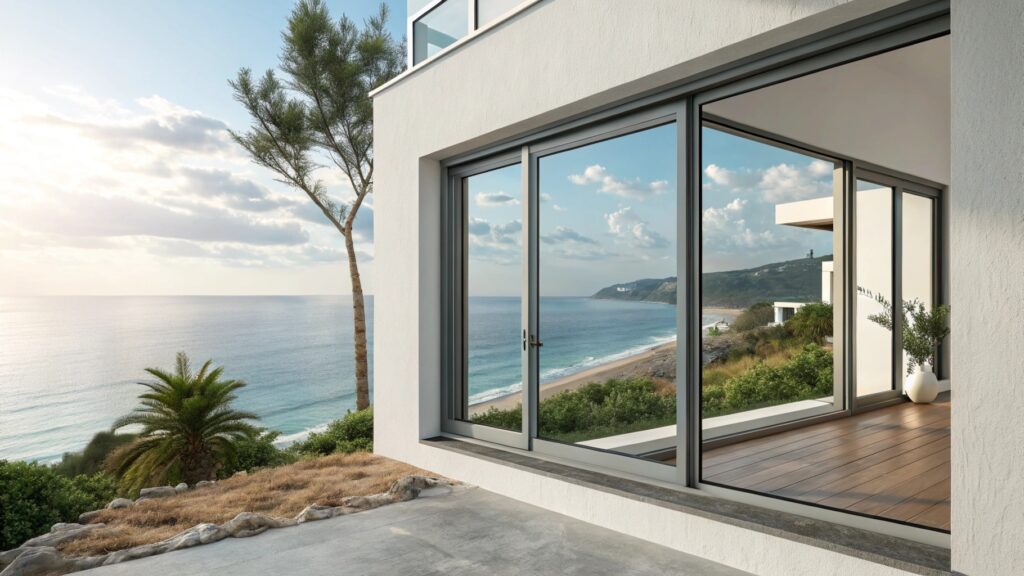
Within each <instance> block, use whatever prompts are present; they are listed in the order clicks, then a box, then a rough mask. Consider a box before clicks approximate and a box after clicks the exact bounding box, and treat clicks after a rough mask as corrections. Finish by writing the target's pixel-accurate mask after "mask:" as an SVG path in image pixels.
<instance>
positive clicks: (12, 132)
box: [0, 0, 405, 295]
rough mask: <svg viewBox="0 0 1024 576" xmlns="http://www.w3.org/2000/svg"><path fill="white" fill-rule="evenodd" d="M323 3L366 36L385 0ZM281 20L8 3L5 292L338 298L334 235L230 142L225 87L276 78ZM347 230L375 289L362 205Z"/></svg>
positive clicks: (2, 118) (1, 268)
mask: <svg viewBox="0 0 1024 576" xmlns="http://www.w3.org/2000/svg"><path fill="white" fill-rule="evenodd" d="M387 3H388V4H389V6H390V8H391V26H390V29H391V32H392V34H393V35H394V36H396V37H398V38H400V37H402V36H404V30H405V2H404V1H395V0H390V1H389V2H387ZM328 5H329V7H330V9H331V13H332V15H334V16H336V17H337V16H340V15H341V14H342V13H344V14H347V15H348V16H349V17H351V18H353V19H354V20H356V21H357V22H362V21H363V20H364V19H365V18H366V17H367V16H369V15H371V14H373V13H375V11H376V9H377V7H378V6H379V2H378V1H377V0H341V1H338V0H333V1H332V0H328ZM291 7H292V2H289V1H284V0H274V1H261V2H249V1H242V0H233V1H220V2H206V1H198V0H181V1H178V0H176V1H174V2H169V1H167V2H135V1H127V0H125V1H114V0H98V1H91V2H79V1H71V0H48V1H47V2H32V1H28V0H25V1H11V2H4V3H3V5H2V6H0V53H2V54H3V55H4V57H3V58H0V126H3V130H0V278H2V279H3V281H2V282H0V295H14V294H22V295H26V294H27V295H39V294H344V293H349V292H350V287H349V280H348V273H347V264H346V257H345V252H344V244H343V242H342V238H341V236H340V235H339V234H338V233H337V232H336V231H334V230H333V228H330V227H328V226H327V225H326V222H325V220H324V219H323V218H322V216H319V215H318V214H317V213H316V212H315V211H314V210H312V209H311V204H310V202H309V201H308V200H307V199H306V197H305V196H304V195H303V194H302V193H301V192H298V191H296V190H293V189H290V188H288V187H286V186H284V185H282V184H280V183H278V182H276V181H274V179H273V178H272V176H271V175H270V174H269V173H268V171H267V170H265V169H263V168H260V167H258V166H255V165H254V164H252V163H251V162H250V161H249V160H248V158H247V157H246V156H245V154H244V153H243V151H242V150H241V149H240V148H238V147H237V145H235V144H234V143H233V142H232V141H231V140H230V138H229V137H228V135H227V132H226V130H227V129H228V128H230V129H235V130H244V129H245V128H246V127H247V126H248V118H247V115H246V113H245V112H244V110H242V108H241V106H240V105H239V104H238V103H237V102H235V101H234V100H233V98H232V94H231V89H230V87H229V86H228V84H227V80H228V79H229V78H232V77H234V76H235V74H236V73H237V71H238V69H239V68H240V67H243V66H246V67H250V68H252V69H253V70H254V71H256V72H259V73H261V72H262V71H264V70H266V69H268V68H272V67H275V66H276V64H277V61H278V54H279V51H280V47H281V38H280V32H281V30H282V29H283V27H284V26H285V23H286V21H287V17H288V14H289V12H290V10H291ZM320 176H321V178H322V179H323V180H324V182H325V183H326V184H327V185H328V186H329V190H330V192H331V194H332V195H333V196H334V197H335V198H337V199H339V200H342V201H344V200H346V199H349V198H351V197H352V192H351V190H350V188H349V187H348V186H347V185H346V183H345V182H344V181H343V179H342V178H341V177H340V174H338V173H337V172H336V171H335V172H332V171H329V170H324V171H323V172H322V174H321V175H320ZM357 229H358V230H357V231H358V238H357V250H358V252H359V255H360V256H359V258H360V264H361V268H362V271H363V278H364V287H365V288H366V289H367V291H368V292H372V290H373V288H372V287H373V261H372V258H373V244H372V241H373V212H372V201H371V202H370V203H369V205H367V206H365V207H364V209H363V210H362V211H361V213H360V216H359V219H358V220H357Z"/></svg>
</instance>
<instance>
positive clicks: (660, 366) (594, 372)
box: [469, 308, 742, 416]
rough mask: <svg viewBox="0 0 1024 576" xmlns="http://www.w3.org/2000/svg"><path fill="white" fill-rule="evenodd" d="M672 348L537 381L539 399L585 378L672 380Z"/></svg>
mask: <svg viewBox="0 0 1024 576" xmlns="http://www.w3.org/2000/svg"><path fill="white" fill-rule="evenodd" d="M741 311H742V310H734V309H731V308H704V309H703V314H704V315H705V316H720V317H722V319H723V320H725V321H727V322H730V321H732V319H733V318H735V317H736V315H737V314H739V313H740V312H741ZM711 325H713V324H709V325H708V326H705V328H708V327H710V326H711ZM675 350H676V343H675V342H674V341H673V342H669V343H667V344H662V345H660V346H653V347H651V348H649V349H647V350H644V351H643V352H640V353H639V354H634V355H632V356H630V357H628V358H623V359H621V360H616V361H614V362H608V363H606V364H601V365H599V366H594V367H592V368H588V369H586V370H583V371H581V372H577V373H576V374H570V375H569V376H566V377H564V378H559V379H558V380H554V381H552V382H548V383H545V384H541V385H540V399H541V400H545V399H547V398H549V397H550V396H552V395H554V394H557V393H559V392H564V391H566V390H575V389H576V388H579V387H580V386H583V385H584V384H587V383H589V382H604V381H605V380H609V379H612V378H629V377H633V376H656V377H657V376H660V377H663V378H666V379H669V380H672V379H674V378H675ZM522 400H523V397H522V394H520V393H518V392H517V393H515V394H510V395H508V396H503V397H501V398H496V399H494V400H491V401H489V402H481V403H480V404H474V405H472V406H470V407H469V413H470V416H475V415H477V414H481V413H483V412H487V411H488V410H490V409H491V408H497V409H499V410H508V409H511V408H515V407H516V406H517V405H519V404H520V403H522Z"/></svg>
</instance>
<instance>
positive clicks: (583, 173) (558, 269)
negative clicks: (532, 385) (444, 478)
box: [537, 124, 676, 464]
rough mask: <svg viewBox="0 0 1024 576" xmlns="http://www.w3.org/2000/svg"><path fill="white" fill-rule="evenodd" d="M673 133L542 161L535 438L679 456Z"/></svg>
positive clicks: (661, 130) (658, 457) (625, 139)
mask: <svg viewBox="0 0 1024 576" xmlns="http://www.w3.org/2000/svg"><path fill="white" fill-rule="evenodd" d="M675 139H676V127H675V125H673V124H667V125H662V126H658V127H655V128H650V129H647V130H644V131H641V132H635V133H632V134H628V135H625V136H621V137H618V138H614V139H610V140H605V141H602V142H598V143H595V144H590V145H587V146H583V147H580V148H575V149H572V150H568V151H564V152H560V153H557V154H553V155H549V156H544V157H542V158H540V160H539V172H538V173H539V197H540V206H539V212H540V221H539V233H540V244H539V254H540V260H539V295H540V309H539V318H540V339H541V340H542V341H543V343H544V346H543V348H541V350H540V354H539V358H540V360H539V362H540V363H539V380H540V393H539V407H538V408H539V409H538V414H537V426H538V437H540V438H542V439H545V440H554V441H559V442H564V443H571V444H575V445H581V446H586V447H589V448H593V449H599V450H606V451H610V452H615V453H619V454H624V455H628V456H635V457H639V458H645V459H650V460H655V461H658V462H664V463H666V464H671V463H672V462H673V460H672V459H673V458H674V457H675V453H676V354H675V341H676V320H675V318H676V309H675V302H676V299H675V295H676V290H675V285H676V279H675V275H676V258H675V254H676V242H675V237H676V218H675V216H676V178H675V175H676V145H675Z"/></svg>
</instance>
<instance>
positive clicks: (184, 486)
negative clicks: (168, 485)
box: [174, 482, 188, 494]
mask: <svg viewBox="0 0 1024 576" xmlns="http://www.w3.org/2000/svg"><path fill="white" fill-rule="evenodd" d="M174 491H175V492H177V493H178V494H181V493H182V492H188V484H185V483H184V482H182V483H181V484H178V485H177V486H175V487H174Z"/></svg>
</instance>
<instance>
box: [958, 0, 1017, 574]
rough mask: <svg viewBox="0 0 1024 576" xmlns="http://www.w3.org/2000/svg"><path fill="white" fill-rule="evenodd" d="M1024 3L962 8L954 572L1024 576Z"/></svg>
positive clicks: (994, 0)
mask: <svg viewBox="0 0 1024 576" xmlns="http://www.w3.org/2000/svg"><path fill="white" fill-rule="evenodd" d="M1021 30H1024V2H1021V1H1020V0H984V1H978V2H973V1H972V2H962V1H958V2H954V3H953V14H952V31H953V54H952V57H953V59H952V62H953V64H952V68H953V75H952V82H953V111H952V120H953V165H952V177H953V182H952V188H953V189H954V190H956V193H955V194H952V195H951V196H950V206H949V210H950V218H949V220H950V259H951V264H950V268H951V270H950V296H951V305H952V328H953V334H952V342H953V346H952V349H953V359H952V364H951V367H952V370H953V373H952V378H953V380H955V381H956V390H955V394H954V396H953V430H952V443H953V453H952V464H953V477H952V488H953V499H952V504H953V517H952V533H953V568H954V570H958V571H960V572H962V573H964V574H971V575H981V574H986V575H987V574H1000V575H1002V574H1021V573H1024V546H1022V545H1021V543H1022V541H1024V424H1022V422H1021V413H1022V411H1024V383H1022V375H1024V352H1022V351H1024V164H1022V159H1024V37H1022V36H1021Z"/></svg>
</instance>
